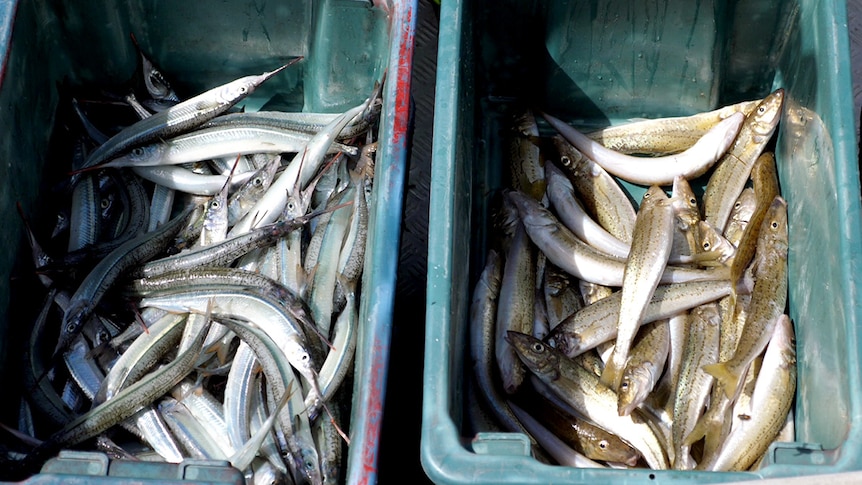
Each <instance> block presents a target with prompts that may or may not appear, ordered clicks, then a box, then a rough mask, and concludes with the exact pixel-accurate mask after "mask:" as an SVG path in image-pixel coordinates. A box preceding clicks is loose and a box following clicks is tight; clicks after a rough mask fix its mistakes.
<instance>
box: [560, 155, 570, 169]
mask: <svg viewBox="0 0 862 485" xmlns="http://www.w3.org/2000/svg"><path fill="white" fill-rule="evenodd" d="M560 163H562V164H563V165H565V166H567V167H568V166H569V165H571V164H572V160H571V159H569V157H567V156H565V155H563V156H562V157H560Z"/></svg>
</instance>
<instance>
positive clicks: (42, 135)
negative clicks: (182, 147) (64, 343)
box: [0, 0, 416, 483]
mask: <svg viewBox="0 0 862 485" xmlns="http://www.w3.org/2000/svg"><path fill="white" fill-rule="evenodd" d="M415 9H416V2H415V0H383V1H374V2H370V1H364V0H324V1H310V0H283V1H270V2H266V1H232V0H228V1H222V0H219V1H213V0H205V1H196V2H176V1H168V0H165V1H161V0H156V1H146V2H138V1H119V2H118V1H108V0H90V1H77V0H76V1H63V0H60V1H51V2H40V1H33V0H22V1H13V0H4V1H0V55H2V64H0V80H1V81H2V85H0V132H2V137H0V158H2V160H3V162H2V163H0V227H3V228H5V230H4V231H2V233H0V247H3V248H5V250H4V251H3V253H2V255H0V281H2V283H0V288H2V291H0V315H2V317H0V387H2V388H3V389H4V393H5V394H8V395H12V394H13V393H14V394H15V395H17V393H18V392H19V391H21V389H13V388H11V386H14V384H15V383H17V382H19V381H18V379H17V376H16V375H15V372H14V368H15V366H16V365H18V362H19V360H17V359H20V356H21V355H20V353H21V349H22V345H21V341H19V340H18V339H19V338H24V339H26V338H27V337H26V336H27V335H28V334H27V331H26V328H25V325H24V324H23V323H22V322H18V321H11V320H12V317H11V315H13V314H14V312H13V308H12V307H13V306H16V305H25V304H29V305H38V299H39V298H40V297H38V296H34V301H32V302H25V301H10V284H13V285H14V284H15V283H14V282H11V279H10V277H11V276H12V275H13V270H14V268H16V265H19V266H18V267H19V268H22V269H25V268H27V267H28V264H30V263H29V257H30V256H29V250H28V247H27V243H26V239H25V237H24V231H23V225H22V223H21V218H20V217H19V215H18V212H17V210H16V207H15V206H16V203H20V204H21V205H22V207H25V208H27V209H28V210H27V212H28V214H31V216H32V215H33V214H37V213H38V208H39V206H40V203H39V199H40V197H41V196H43V194H40V181H41V180H42V179H43V175H44V174H45V170H46V166H47V165H48V163H47V162H48V158H49V156H50V151H49V148H50V147H49V140H50V139H51V136H52V130H54V129H55V120H56V119H57V111H58V102H59V93H58V88H57V86H58V85H59V84H61V82H68V83H69V84H71V85H73V86H75V85H77V86H92V85H99V86H112V85H119V84H121V83H123V82H125V81H126V80H128V79H131V77H132V75H133V74H134V72H135V68H136V66H137V63H138V62H139V61H138V57H137V56H138V54H137V52H136V50H135V47H134V45H133V43H132V42H131V40H130V34H134V36H135V37H136V39H137V41H138V42H139V43H140V45H141V47H142V48H143V49H144V51H145V52H146V53H147V54H148V55H149V56H150V58H151V59H153V60H154V61H155V62H156V63H157V64H158V65H159V67H160V68H161V70H162V72H164V73H165V74H166V75H167V76H168V77H169V79H170V81H171V84H172V85H173V87H174V89H175V90H176V91H177V92H178V94H179V95H180V96H181V97H189V96H192V95H195V94H198V93H200V92H202V91H204V90H206V89H209V88H211V87H213V86H216V85H218V84H221V83H225V82H227V81H229V80H232V79H235V78H238V77H241V76H246V75H251V74H259V73H261V72H264V71H269V70H272V69H274V68H276V67H278V66H280V65H282V64H284V63H285V62H286V61H288V60H290V59H292V58H294V57H295V56H304V60H303V61H302V62H301V63H300V64H297V65H295V66H292V67H290V68H288V69H286V70H285V71H283V72H281V73H279V74H278V75H277V76H276V77H274V78H272V79H270V80H269V81H267V82H266V83H264V84H263V85H262V86H261V87H260V88H259V89H258V90H257V91H255V93H254V94H253V95H252V96H251V97H250V98H248V99H247V100H245V101H244V104H245V105H246V106H247V107H248V108H249V109H252V108H258V107H260V106H261V105H262V104H263V103H265V102H267V101H272V100H275V101H278V104H279V106H280V108H281V109H284V110H291V109H292V110H304V111H315V112H341V111H344V110H346V109H347V108H349V107H353V106H355V105H357V104H359V103H360V102H361V101H362V100H364V99H365V98H366V97H367V96H368V95H369V94H370V93H371V91H372V89H373V86H374V81H375V80H378V79H380V78H381V77H382V76H383V75H384V73H385V75H386V83H385V89H384V92H383V111H382V114H381V117H380V132H379V140H380V144H379V147H378V151H377V154H376V167H375V179H374V189H373V195H372V205H371V207H370V220H369V236H368V250H367V253H366V259H365V268H364V271H363V279H362V282H361V284H362V288H363V291H362V298H361V302H360V322H361V323H362V325H361V327H360V330H359V336H358V344H357V350H356V362H355V373H354V382H355V388H354V390H353V400H352V402H353V404H352V409H351V416H350V423H351V424H350V428H349V430H348V432H349V438H350V446H349V456H347V457H346V460H347V462H348V465H347V474H346V481H347V482H349V483H375V482H376V480H377V453H378V445H379V438H380V427H381V422H382V412H383V401H384V396H385V387H386V375H387V369H388V363H389V342H390V335H391V326H392V308H393V304H394V297H395V276H396V265H397V260H398V257H397V255H398V245H399V235H400V224H401V208H402V199H403V190H404V181H405V177H406V153H407V148H408V147H407V140H408V138H409V127H410V122H411V120H410V109H409V107H410V75H411V65H412V53H413V37H414V30H415V13H414V12H415ZM29 267H30V268H31V269H32V265H30V266H29ZM33 308H35V307H33ZM10 389H11V390H10ZM16 402H17V401H16ZM16 407H17V404H12V405H10V404H9V403H7V404H4V405H3V406H2V409H3V410H4V414H3V416H5V417H3V418H0V419H2V421H3V422H7V421H9V418H10V414H8V413H6V411H9V410H10V409H12V411H14V408H16ZM12 416H13V417H14V415H12ZM11 422H12V423H13V424H14V422H15V421H14V420H13V421H11ZM59 468H63V467H62V466H60V467H59ZM89 469H91V470H96V472H95V473H96V475H98V474H99V473H101V472H100V471H99V470H101V469H100V467H99V466H98V460H96V463H95V464H94V467H90V468H89ZM60 471H61V472H62V470H60ZM141 471H142V473H145V471H144V468H141ZM57 473H58V467H56V466H55V467H54V468H52V469H51V470H50V475H40V476H36V477H33V478H32V480H34V481H38V482H40V483H42V482H46V481H55V482H57V483H59V482H60V481H62V480H72V477H71V476H69V475H58V474H57ZM67 473H68V472H67ZM125 473H126V474H125V475H124V476H125V477H134V476H135V475H134V472H128V470H127V471H126V472H125ZM217 475H218V474H217V473H216V474H214V473H210V474H209V475H206V474H204V475H200V474H197V475H195V476H198V477H199V479H200V480H204V481H207V480H209V481H213V482H215V481H217V480H216V478H214V477H216V476H217ZM222 475H224V474H222ZM228 475H229V474H228ZM176 476H178V477H182V475H176ZM205 477H209V478H205ZM61 478H62V480H61ZM140 478H152V477H146V476H144V477H140ZM79 479H80V480H83V482H86V481H87V480H94V479H95V477H93V476H90V477H89V478H87V477H86V476H85V477H83V478H81V477H79ZM186 479H190V478H189V477H188V476H187V477H186ZM124 480H125V479H121V478H114V479H111V480H107V482H105V483H122V482H123V481H124ZM83 482H82V483H83ZM100 483H102V481H100ZM136 483H140V482H136Z"/></svg>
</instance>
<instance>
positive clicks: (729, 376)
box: [703, 362, 739, 399]
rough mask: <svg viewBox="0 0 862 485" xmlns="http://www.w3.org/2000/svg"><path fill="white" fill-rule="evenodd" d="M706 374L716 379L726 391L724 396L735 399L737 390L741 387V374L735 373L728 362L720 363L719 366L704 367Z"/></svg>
mask: <svg viewBox="0 0 862 485" xmlns="http://www.w3.org/2000/svg"><path fill="white" fill-rule="evenodd" d="M703 370H704V372H706V373H707V374H709V375H711V376H712V377H714V378H715V379H716V380H717V381H718V383H719V385H720V386H721V387H722V388H723V389H724V394H725V395H726V396H727V397H728V398H729V399H733V396H734V394H736V388H737V386H738V385H739V374H738V373H735V372H733V371H732V370H731V369H730V368H729V367H728V366H727V362H719V363H717V364H709V365H705V366H703Z"/></svg>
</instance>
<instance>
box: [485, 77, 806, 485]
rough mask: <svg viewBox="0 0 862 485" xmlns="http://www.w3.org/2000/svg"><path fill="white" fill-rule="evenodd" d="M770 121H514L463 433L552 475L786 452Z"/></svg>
mask: <svg viewBox="0 0 862 485" xmlns="http://www.w3.org/2000/svg"><path fill="white" fill-rule="evenodd" d="M783 103H784V91H783V90H782V89H777V90H775V91H773V92H772V93H770V94H769V95H767V96H766V97H764V98H763V99H758V100H753V101H746V102H742V103H738V104H733V105H728V106H725V107H722V108H720V109H717V110H714V111H710V112H702V113H698V114H695V115H692V116H684V117H674V118H661V119H652V120H640V121H632V122H629V123H624V124H619V125H614V126H610V127H607V128H604V129H600V130H595V131H589V132H588V131H587V130H583V131H582V130H579V129H578V128H576V127H575V126H572V125H570V124H568V123H566V122H564V121H562V120H560V119H558V118H555V117H554V116H552V115H551V114H548V113H544V112H538V111H531V110H526V109H525V110H519V111H518V112H517V113H515V116H514V118H513V122H512V127H513V129H512V130H511V136H508V137H507V143H508V147H507V149H506V150H504V152H505V153H506V154H507V160H506V163H508V167H509V169H510V170H509V175H510V177H506V178H507V179H508V180H510V181H511V185H510V186H509V185H507V186H506V187H505V188H504V189H503V190H502V191H501V193H500V195H499V202H498V203H496V204H495V205H493V207H495V217H494V229H493V230H492V234H493V235H492V236H491V237H489V238H488V239H489V243H488V249H487V251H486V253H485V264H484V268H483V270H482V272H481V274H480V276H479V279H478V281H476V283H475V285H474V286H473V297H472V303H471V310H470V352H471V361H472V363H473V372H472V376H473V379H471V380H470V382H471V387H470V388H469V392H470V393H471V395H472V396H473V401H472V402H473V403H474V405H472V406H471V407H472V409H471V420H470V422H471V423H472V431H474V432H478V431H506V432H520V433H524V434H525V435H527V436H528V437H529V438H530V440H531V442H532V444H533V447H532V448H533V451H534V453H533V454H534V457H535V458H536V459H539V460H541V461H544V462H547V463H551V464H558V465H564V466H573V467H613V468H626V467H649V468H651V469H674V470H712V471H726V470H749V469H752V468H753V467H754V468H756V467H757V466H758V464H759V463H760V461H761V459H762V457H763V455H764V453H765V452H766V450H767V448H768V447H769V445H770V444H771V443H773V442H774V441H792V440H793V437H794V430H793V417H792V409H791V407H792V403H793V400H794V396H795V392H796V357H795V342H794V330H793V323H792V322H791V320H790V317H789V316H788V315H787V314H786V313H785V312H786V302H787V249H788V247H787V246H788V240H787V204H786V202H785V200H784V199H783V198H782V196H781V193H780V188H779V181H778V175H777V167H776V163H780V161H776V159H775V156H774V148H773V147H774V144H773V139H774V134H775V132H776V130H777V127H778V122H779V119H780V116H781V112H782V107H783ZM538 119H544V120H545V121H546V122H547V124H548V125H549V126H550V130H549V133H548V134H546V135H542V134H540V133H541V132H540V130H539V124H538V123H537V120H538ZM621 181H625V182H627V183H628V185H624V184H622V183H621ZM626 186H628V187H632V186H641V187H643V188H645V189H646V192H645V193H644V194H643V196H642V198H640V200H638V201H636V202H637V203H636V204H635V203H634V201H633V200H632V196H631V195H630V194H631V192H630V191H628V190H625V189H624V187H626ZM699 186H703V193H702V196H698V195H696V192H695V190H694V188H693V187H699ZM668 193H669V195H668Z"/></svg>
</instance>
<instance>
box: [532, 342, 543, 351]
mask: <svg viewBox="0 0 862 485" xmlns="http://www.w3.org/2000/svg"><path fill="white" fill-rule="evenodd" d="M544 350H545V346H544V345H542V343H541V342H536V343H534V344H533V351H535V352H543V351H544Z"/></svg>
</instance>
